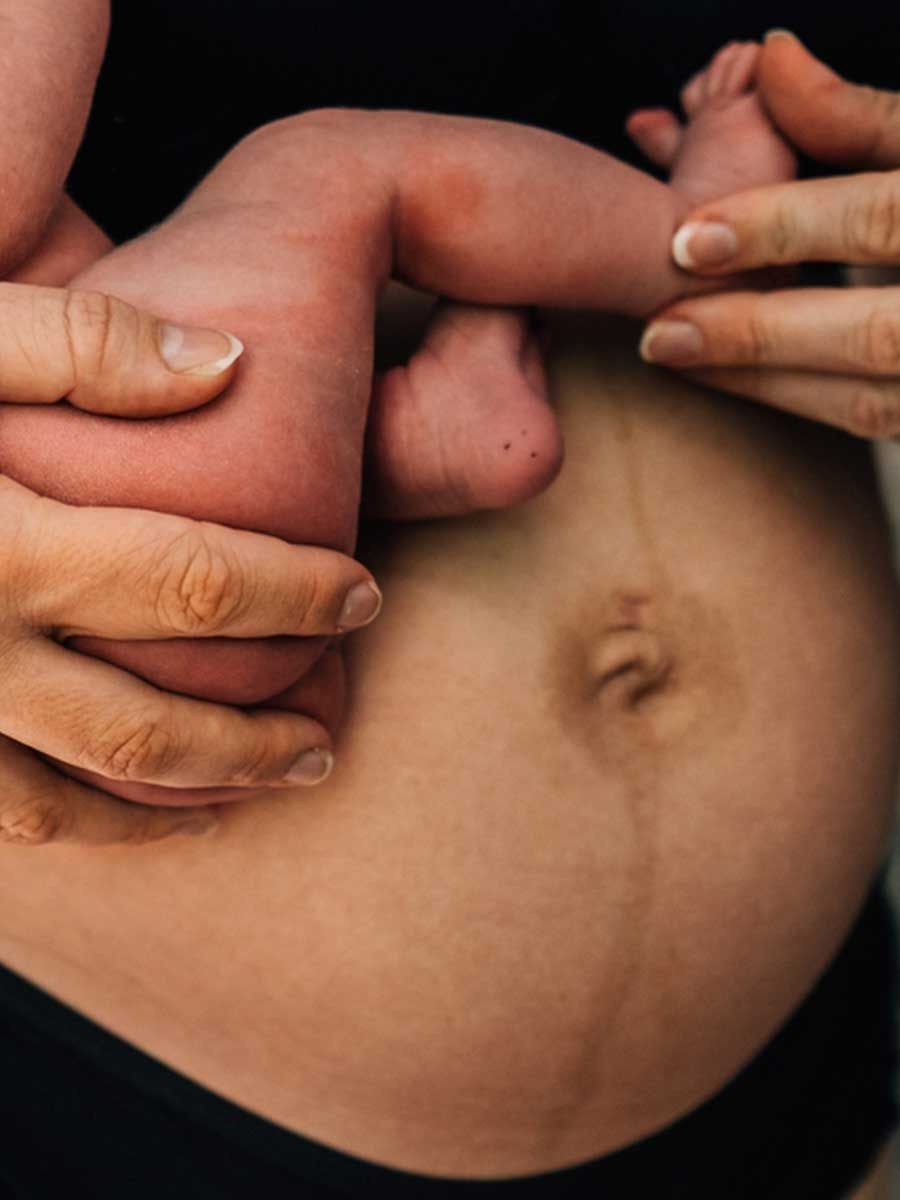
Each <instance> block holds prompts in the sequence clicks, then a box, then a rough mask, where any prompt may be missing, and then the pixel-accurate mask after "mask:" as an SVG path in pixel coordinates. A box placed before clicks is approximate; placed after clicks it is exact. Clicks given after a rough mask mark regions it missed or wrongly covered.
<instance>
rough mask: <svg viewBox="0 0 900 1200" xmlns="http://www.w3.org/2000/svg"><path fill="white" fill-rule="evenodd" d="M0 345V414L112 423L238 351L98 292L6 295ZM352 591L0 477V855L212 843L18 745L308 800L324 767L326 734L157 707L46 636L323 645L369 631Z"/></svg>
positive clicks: (36, 290)
mask: <svg viewBox="0 0 900 1200" xmlns="http://www.w3.org/2000/svg"><path fill="white" fill-rule="evenodd" d="M0 346H2V347H3V353H2V355H0V398H2V400H3V401H6V402H12V403H22V404H48V403H53V402H54V401H57V400H59V399H61V398H66V399H68V401H69V402H70V403H71V404H73V405H75V406H77V407H80V408H82V409H85V410H88V411H91V412H97V413H104V414H108V415H109V414H112V415H119V416H126V417H142V416H149V415H162V414H165V413H172V412H179V411H184V410H186V409H191V408H195V407H197V406H198V405H200V404H203V403H205V402H206V401H208V400H210V399H212V398H213V397H214V396H215V395H217V394H218V393H219V392H220V391H222V390H223V389H224V388H225V387H226V386H227V385H228V384H229V383H230V382H231V380H232V378H233V376H234V371H235V362H234V360H235V358H236V352H237V351H239V350H240V344H239V343H236V340H235V339H233V338H231V337H230V335H223V334H221V333H219V332H217V331H213V330H197V329H179V328H176V327H173V326H169V325H165V324H163V323H161V322H160V321H158V320H156V319H155V318H154V317H152V316H150V315H148V314H146V313H143V312H140V311H138V310H137V309H134V308H132V307H131V306H130V305H127V304H124V303H123V302H121V301H117V300H111V299H110V298H108V297H105V296H103V295H100V294H98V293H82V292H76V291H66V290H64V289H56V288H43V287H32V286H26V285H16V284H0ZM35 364H39V367H36V365H35ZM360 586H361V592H359V593H358V592H357V591H356V589H357V588H359V587H360ZM372 587H373V585H372V581H371V577H370V575H369V573H368V572H367V571H366V570H365V568H363V567H362V566H360V564H359V563H356V562H354V561H353V560H352V559H349V558H347V557H345V556H344V555H341V554H338V553H336V552H333V551H330V550H323V549H320V548H306V547H297V546H291V545H288V544H287V543H286V542H282V541H280V540H279V539H277V538H273V537H265V536H262V535H257V534H253V533H246V532H242V531H236V530H232V529H227V528H225V527H222V526H218V525H214V524H211V523H208V522H199V521H191V520H187V519H184V518H181V517H172V516H166V515H162V514H157V513H151V512H145V511H141V510H135V509H128V510H124V509H113V508H102V509H99V508H89V507H71V506H69V505H67V504H63V503H60V502H59V501H55V500H50V499H47V498H46V497H42V496H38V495H36V494H35V493H34V492H31V491H29V490H28V489H27V488H25V487H22V486H20V485H19V484H18V483H14V482H13V481H12V480H10V479H7V478H3V477H2V476H0V671H2V679H3V686H2V689H0V842H11V843H19V844H32V845H34V844H43V843H47V842H79V843H94V844H109V843H119V842H131V843H137V842H146V841H152V840H156V839H159V838H163V837H166V836H168V835H169V834H171V833H175V832H204V831H207V830H208V829H210V828H213V827H214V826H215V815H214V812H210V811H209V810H207V809H203V808H192V809H191V810H190V813H189V814H185V812H184V811H183V810H179V809H168V808H146V807H144V806H142V805H134V804H129V803H126V802H123V801H121V800H118V799H115V798H114V797H112V796H110V795H108V794H106V793H102V792H99V791H95V790H94V789H92V788H90V787H87V786H85V785H83V784H81V783H78V782H76V781H75V780H73V779H70V778H67V777H65V776H63V775H62V774H59V773H57V772H56V771H54V770H53V768H52V767H51V766H49V765H47V763H46V762H45V761H43V760H42V759H41V758H40V757H39V756H38V755H36V754H34V753H32V751H31V750H29V749H27V748H26V745H27V746H31V747H34V748H35V749H36V750H38V751H41V752H43V753H44V754H46V755H47V756H49V757H51V758H56V759H58V760H60V761H62V762H65V763H68V764H70V765H71V766H74V767H78V768H82V769H84V770H90V771H95V772H98V773H100V774H102V775H104V776H106V777H108V778H115V779H128V780H139V781H142V782H148V783H159V784H165V785H169V786H173V787H176V786H182V787H184V786H192V785H200V786H214V785H228V784H232V785H237V786H240V787H244V788H248V787H249V788H254V787H256V786H259V787H260V788H263V787H265V788H269V787H273V786H275V787H277V786H279V784H282V785H287V784H289V783H291V784H296V783H298V782H301V783H304V782H305V783H314V782H317V781H318V779H319V778H322V777H324V774H326V773H327V770H328V768H329V766H330V753H329V747H330V738H329V735H328V733H327V731H326V730H325V729H324V728H323V726H322V725H320V724H319V723H318V722H316V721H314V720H312V719H310V718H308V717H302V716H297V715H296V714H293V713H287V712H281V711H276V710H272V711H266V710H260V711H255V712H252V713H245V712H241V711H239V710H237V709H232V708H227V707H224V706H220V705H216V704H209V703H205V702H201V701H196V700H191V699H188V698H186V697H181V696H176V695H173V694H169V693H165V692H161V691H158V690H157V689H156V688H153V687H151V686H150V685H149V684H147V683H145V682H143V681H142V680H140V679H137V678H136V677H134V676H132V675H129V674H128V673H127V672H125V671H121V670H118V669H117V668H115V667H112V666H110V665H109V664H107V663H103V662H100V661H98V660H96V659H93V658H90V657H88V656H85V655H81V654H78V653H77V652H75V651H72V650H67V649H66V648H65V647H64V645H62V644H61V642H63V641H65V639H66V638H68V637H72V636H76V635H95V636H102V637H110V638H137V639H148V640H155V639H167V638H172V637H178V636H190V637H198V636H201V637H202V636H209V637H212V636H218V637H221V636H227V637H236V638H240V637H268V636H271V635H277V634H288V635H303V636H305V635H323V634H325V635H328V634H334V633H336V632H343V631H345V630H346V629H349V628H353V627H355V626H358V625H360V624H364V623H366V621H367V620H368V619H371V617H373V616H374V615H375V612H376V611H377V603H378V593H377V590H375V591H374V592H373V590H372ZM360 595H361V596H362V600H363V603H362V605H361V606H360V601H359V596H360ZM351 596H352V597H354V599H352V600H349V597H351ZM348 605H349V607H348ZM354 605H355V608H354ZM348 613H349V615H348ZM18 743H25V745H21V744H18Z"/></svg>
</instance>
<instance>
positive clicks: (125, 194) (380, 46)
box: [71, 0, 900, 239]
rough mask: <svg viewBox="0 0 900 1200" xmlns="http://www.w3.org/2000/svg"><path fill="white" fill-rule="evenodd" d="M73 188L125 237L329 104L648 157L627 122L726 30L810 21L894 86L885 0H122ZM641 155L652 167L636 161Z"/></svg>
mask: <svg viewBox="0 0 900 1200" xmlns="http://www.w3.org/2000/svg"><path fill="white" fill-rule="evenodd" d="M112 7H113V31H112V38H111V42H110V48H109V53H108V55H107V60H106V64H105V66H104V69H103V73H102V76H101V80H100V84H99V88H98V92H97V100H96V104H95V107H94V112H93V115H92V118H91V122H90V126H89V129H88V134H87V137H86V140H85V143H84V146H83V149H82V152H81V154H80V155H79V158H78V161H77V162H76V165H75V169H74V171H73V175H72V179H71V191H72V194H73V195H74V196H75V198H76V200H78V201H79V202H80V203H81V204H83V205H84V207H85V208H86V209H87V210H88V211H89V212H90V213H91V215H93V216H94V217H95V219H97V220H98V221H99V222H100V223H101V224H102V225H103V226H104V227H105V228H106V229H107V230H108V231H109V232H110V234H111V235H112V236H113V237H115V238H116V239H121V238H124V237H127V236H132V235H133V234H135V233H137V232H140V231H141V230H142V229H144V228H146V227H147V226H148V225H150V224H153V223H155V222H157V221H159V220H161V219H162V218H163V217H165V216H166V215H167V214H168V213H169V212H170V211H171V210H172V209H173V208H174V207H175V205H176V204H178V203H179V201H180V200H181V199H183V197H184V196H185V195H186V193H187V192H188V191H189V190H190V188H191V187H192V186H193V185H194V184H195V183H197V182H198V181H199V180H200V179H201V178H202V177H203V175H204V174H205V173H206V172H207V171H208V170H209V168H210V167H211V166H212V165H213V164H214V163H215V162H216V161H217V160H218V159H219V158H220V157H221V156H222V154H224V153H225V152H226V151H227V150H228V149H229V148H230V147H231V146H232V145H233V144H234V143H235V142H236V141H237V140H238V139H239V138H240V137H241V136H242V135H243V134H245V133H247V132H249V131H250V130H251V129H254V128H256V127H257V126H259V125H261V124H263V123H265V122H266V121H270V120H273V119H275V118H276V117H280V116H286V115H288V114H291V113H295V112H300V111H303V110H305V109H309V108H317V107H321V106H323V105H334V104H338V105H347V106H351V107H374V108H416V109H422V110H431V111H441V112H453V113H463V114H471V115H481V116H492V117H498V118H504V119H510V120H518V121H525V122H528V123H531V124H537V125H542V126H545V127H547V128H551V129H554V130H556V131H557V132H562V133H567V134H570V135H571V136H573V137H577V138H580V139H582V140H585V141H588V142H591V143H593V144H595V145H597V146H601V147H602V148H603V149H606V150H609V151H610V152H611V153H614V154H617V155H619V156H620V157H624V158H628V159H630V160H631V161H635V162H638V161H640V160H639V159H638V157H637V155H636V154H635V153H634V151H633V150H632V149H631V146H630V144H629V143H628V141H627V139H626V138H625V137H624V134H623V132H622V124H623V121H624V119H625V117H626V115H627V114H628V113H629V112H630V111H631V110H632V109H633V108H634V107H636V106H638V105H646V104H666V105H670V106H671V105H675V104H676V103H677V96H678V90H679V88H680V86H681V85H682V84H683V83H684V82H685V81H686V79H687V77H688V76H689V75H690V74H691V73H692V72H693V71H695V70H698V69H699V68H700V67H701V66H703V65H704V63H705V62H706V61H707V60H708V59H709V57H710V56H711V55H712V53H713V52H714V51H715V50H716V49H717V48H718V47H719V46H721V45H722V44H723V43H724V42H725V41H727V40H728V39H730V38H755V37H759V36H760V35H761V34H762V33H763V32H764V31H765V30H766V29H767V28H769V27H770V26H773V25H781V26H788V27H790V28H793V29H795V30H796V32H797V33H799V34H801V35H802V36H803V37H804V38H805V39H806V40H807V41H808V43H809V44H810V46H811V47H812V48H813V49H815V50H816V51H817V52H818V53H820V54H821V55H822V56H823V57H824V58H825V59H826V60H827V61H829V62H831V63H833V64H834V65H835V66H836V67H837V68H838V69H840V70H841V71H843V72H844V73H845V74H847V75H849V76H850V77H851V78H858V79H862V80H865V81H866V82H869V83H873V84H879V85H883V86H894V87H900V65H898V64H900V20H898V18H897V16H896V12H895V11H894V9H893V8H892V7H891V6H889V5H886V4H884V3H883V0H857V3H855V4H853V5H852V8H848V6H847V4H846V3H843V2H842V3H840V4H838V3H836V2H835V0H832V2H831V3H820V2H818V0H754V3H753V4H748V3H746V0H684V2H683V3H680V4H671V3H668V2H665V3H664V2H663V0H593V2H592V3H583V2H582V0H454V3H453V4H452V5H436V4H423V3H422V2H421V0H416V2H415V3H413V2H412V0H384V2H382V3H378V4H375V3H372V0H140V3H137V2H136V0H113V6H112ZM642 165H643V164H642Z"/></svg>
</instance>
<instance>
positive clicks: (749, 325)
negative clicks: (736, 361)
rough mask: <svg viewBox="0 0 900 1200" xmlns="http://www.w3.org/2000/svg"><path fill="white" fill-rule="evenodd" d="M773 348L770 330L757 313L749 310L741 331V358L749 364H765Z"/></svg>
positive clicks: (770, 356)
mask: <svg viewBox="0 0 900 1200" xmlns="http://www.w3.org/2000/svg"><path fill="white" fill-rule="evenodd" d="M774 350H775V344H774V341H773V338H772V333H771V330H770V329H769V327H768V325H767V324H766V322H765V321H764V320H763V318H762V317H761V316H760V315H759V314H758V313H754V312H752V311H751V312H750V313H748V315H747V320H746V322H745V325H744V328H743V330H742V332H741V360H742V361H743V362H745V363H747V364H748V365H749V366H754V367H755V366H765V365H766V363H768V362H769V361H770V360H771V358H772V356H773V353H774Z"/></svg>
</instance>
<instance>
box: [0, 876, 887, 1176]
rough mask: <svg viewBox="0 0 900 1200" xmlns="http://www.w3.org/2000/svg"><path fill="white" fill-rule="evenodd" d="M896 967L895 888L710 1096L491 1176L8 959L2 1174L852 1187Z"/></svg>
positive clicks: (881, 1071)
mask: <svg viewBox="0 0 900 1200" xmlns="http://www.w3.org/2000/svg"><path fill="white" fill-rule="evenodd" d="M896 967H897V962H896V948H895V931H894V924H893V918H892V916H891V913H890V909H889V905H888V903H887V901H886V898H885V896H884V891H883V888H882V887H881V886H879V887H876V888H875V889H874V890H873V892H872V894H871V895H870V897H869V899H868V901H867V903H866V905H865V908H864V910H863V911H862V913H861V915H860V917H859V919H858V921H857V922H856V924H855V926H854V928H853V930H852V931H851V933H850V935H849V936H848V938H847V940H846V942H845V944H844V946H843V948H842V949H841V951H840V953H839V954H838V956H837V957H836V959H835V960H834V961H833V963H832V964H831V966H830V967H829V968H828V970H827V972H826V973H825V974H824V975H823V977H822V979H821V980H820V981H819V983H818V985H817V986H816V988H815V989H814V991H813V992H812V993H811V994H810V995H809V997H808V998H807V999H806V1001H805V1002H804V1003H803V1005H802V1006H801V1007H800V1008H799V1009H798V1010H797V1011H796V1012H795V1013H794V1015H793V1016H792V1017H791V1018H790V1020H789V1021H788V1022H787V1024H786V1025H785V1026H784V1027H783V1028H782V1030H781V1031H780V1032H779V1033H778V1034H777V1035H776V1036H775V1037H774V1038H773V1039H772V1041H771V1042H770V1043H769V1044H768V1045H767V1046H766V1047H765V1048H764V1049H763V1050H762V1052H761V1053H760V1054H759V1055H757V1057H756V1058H755V1059H754V1060H753V1061H752V1062H751V1063H750V1064H749V1066H747V1067H746V1068H745V1069H744V1070H743V1071H742V1072H741V1073H740V1074H739V1075H738V1076H737V1077H736V1078H735V1079H734V1080H732V1081H731V1083H729V1084H728V1085H727V1086H726V1087H725V1088H724V1089H723V1090H722V1091H720V1092H719V1093H718V1094H717V1095H716V1096H714V1097H713V1098H712V1099H711V1100H709V1101H708V1102H706V1103H705V1104H703V1105H702V1106H701V1107H700V1108H698V1109H696V1110H694V1111H693V1112H692V1113H690V1114H689V1115H688V1116H686V1117H684V1118H683V1119H681V1120H679V1121H677V1122H675V1123H674V1124H672V1125H670V1126H669V1127H667V1128H666V1129H664V1130H662V1131H661V1132H659V1133H657V1134H654V1135H653V1136H651V1137H648V1138H645V1139H643V1140H642V1141H640V1142H637V1143H635V1144H633V1145H631V1146H629V1147H627V1148H625V1149H623V1150H620V1151H617V1152H616V1153H613V1154H610V1155H606V1156H604V1157H602V1158H599V1159H596V1160H594V1161H592V1162H589V1163H585V1164H583V1165H580V1166H577V1167H573V1168H568V1169H566V1170H562V1171H554V1172H550V1173H547V1174H543V1175H539V1176H531V1177H528V1178H526V1179H521V1178H520V1179H514V1180H508V1181H490V1182H478V1181H476V1182H461V1181H452V1180H442V1179H433V1178H425V1177H422V1176H418V1175H413V1174H410V1173H407V1172H403V1171H394V1170H391V1169H389V1168H384V1167H379V1166H375V1165H373V1164H370V1163H368V1162H366V1161H364V1160H362V1159H359V1158H355V1157H353V1156H352V1155H347V1154H343V1153H340V1152H338V1151H335V1150H331V1149H329V1148H328V1147H326V1146H323V1145H321V1144H319V1143H317V1142H314V1141H311V1140H308V1139H305V1138H302V1137H299V1136H297V1135H295V1134H293V1133H291V1132H289V1131H288V1130H285V1129H283V1128H281V1127H279V1126H277V1125H275V1124H273V1123H271V1122H269V1121H267V1120H264V1119H262V1118H259V1117H256V1116H254V1115H253V1114H252V1113H250V1112H248V1111H247V1110H245V1109H242V1108H240V1107H239V1106H237V1105H234V1104H232V1103H230V1102H229V1101H227V1100H224V1099H222V1098H221V1097H219V1096H217V1095H215V1094H213V1093H212V1092H210V1091H208V1090H206V1089H205V1088H202V1087H200V1086H198V1085H197V1084H195V1083H193V1082H191V1080H189V1079H187V1078H186V1077H185V1076H183V1075H181V1074H179V1073H177V1072H175V1071H172V1070H170V1069H169V1068H168V1067H166V1066H164V1065H163V1064H162V1063H161V1062H159V1061H158V1060H156V1059H154V1058H152V1057H150V1056H148V1055H146V1054H144V1053H142V1052H141V1051H139V1050H137V1049H136V1048H135V1047H133V1046H131V1045H130V1044H128V1043H127V1042H125V1041H123V1040H121V1039H120V1038H117V1037H115V1036H114V1035H112V1034H110V1033H109V1032H107V1031H106V1030H104V1029H102V1028H101V1027H100V1026H98V1025H96V1024H95V1023H94V1022H92V1021H90V1020H88V1019H86V1018H85V1017H82V1016H81V1015H79V1014H78V1013H77V1012H75V1011H74V1010H72V1009H71V1008H68V1007H67V1006H65V1005H63V1004H61V1003H59V1002H58V1001H56V1000H55V999H53V998H52V997H51V996H50V995H48V994H47V993H46V992H44V991H42V990H40V989H39V988H36V987H34V986H33V985H31V984H30V983H28V982H27V981H26V980H24V979H23V978H21V977H20V976H18V975H16V974H14V973H13V972H11V971H9V970H7V969H5V968H2V967H0V1080H2V1082H0V1148H2V1154H0V1179H2V1180H4V1181H5V1182H6V1185H7V1187H8V1188H9V1189H10V1192H9V1195H10V1196H14V1197H16V1198H17V1200H18V1198H19V1197H27V1198H28V1200H44V1198H45V1197H46V1198H48V1200H49V1198H50V1197H53V1200H58V1197H60V1196H66V1197H67V1198H70V1197H80V1196H84V1197H91V1200H105V1198H106V1197H117V1198H118V1197H122V1196H128V1197H129V1198H131V1200H133V1198H135V1197H142V1196H145V1195H146V1196H150V1195H153V1196H154V1197H158V1196H159V1195H165V1196H169V1197H181V1196H184V1197H190V1198H191V1200H198V1198H199V1200H202V1198H204V1197H215V1200H231V1198H240V1197H259V1196H264V1197H265V1198H266V1200H281V1198H282V1197H284V1198H285V1200H287V1197H290V1198H291V1200H298V1198H301V1197H302V1200H314V1198H317V1197H367V1198H368V1197H370V1196H372V1195H374V1194H382V1195H386V1196H390V1197H392V1198H394V1197H396V1200H404V1198H407V1197H409V1198H412V1197H416V1198H418V1200H427V1198H433V1200H443V1198H444V1197H448V1198H451V1197H457V1196H460V1195H462V1194H463V1193H466V1194H472V1195H477V1196H482V1197H484V1198H485V1200H488V1198H494V1197H496V1198H497V1200H502V1198H503V1197H509V1200H512V1198H513V1197H515V1198H516V1200H519V1198H521V1200H532V1198H534V1200H539V1198H540V1200H550V1198H551V1197H552V1198H553V1200H556V1198H558V1197H567V1196H582V1195H583V1196H585V1197H591V1200H605V1198H607V1197H608V1198H610V1200H620V1198H622V1200H624V1198H626V1197H627V1198H628V1200H632V1198H634V1197H645V1196H647V1197H649V1196H664V1197H666V1198H667V1200H681V1198H682V1197H684V1198H685V1200H687V1198H688V1197H689V1198H690V1200H704V1198H706V1197H716V1200H720V1198H721V1197H725V1196H727V1197H729V1200H743V1198H746V1200H759V1198H760V1197H763V1196H765V1197H766V1198H767V1200H779V1198H781V1197H784V1198H785V1200H796V1197H798V1196H802V1197H804V1200H838V1198H839V1197H843V1196H844V1195H845V1193H846V1192H847V1191H848V1190H849V1189H850V1188H851V1187H852V1186H853V1185H854V1183H856V1182H857V1181H858V1180H859V1178H860V1177H861V1176H862V1174H863V1173H864V1171H865V1170H866V1168H867V1167H868V1165H869V1164H870V1163H871V1162H872V1160H873V1159H874V1157H875V1155H876V1154H877V1152H878V1150H879V1148H880V1146H881V1145H882V1143H883V1141H884V1139H885V1138H886V1137H887V1136H888V1134H889V1133H890V1132H891V1131H892V1130H893V1128H894V1126H895V1123H896V1120H897V1112H896V1106H895V1100H894V1076H895V1067H896V1058H897V1053H896V1011H897V995H896V982H895V981H896ZM702 1019H703V1014H702V1013H698V1021H702ZM0 1195H2V1191H0Z"/></svg>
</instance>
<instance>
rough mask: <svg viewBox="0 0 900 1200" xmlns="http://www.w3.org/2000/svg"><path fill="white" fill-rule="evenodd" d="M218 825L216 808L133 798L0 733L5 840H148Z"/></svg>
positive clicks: (0, 825) (0, 819) (0, 821)
mask: <svg viewBox="0 0 900 1200" xmlns="http://www.w3.org/2000/svg"><path fill="white" fill-rule="evenodd" d="M217 825H218V819H217V817H216V812H215V809H206V808H192V809H191V810H190V813H189V814H187V815H186V814H185V813H184V812H182V811H173V810H172V809H168V808H148V807H145V806H143V805H137V804H129V803H128V802H127V801H122V800H117V799H115V798H114V797H112V796H108V795H105V794H104V793H103V792H98V791H96V790H95V789H94V788H90V787H86V786H85V785H84V784H83V783H78V782H77V781H76V780H74V779H69V778H67V777H66V776H65V775H61V774H59V773H58V772H57V771H54V770H53V768H52V767H48V766H47V765H45V764H44V763H43V762H41V760H40V759H39V758H38V757H37V756H36V755H35V754H33V753H32V752H31V751H30V750H27V749H25V747H24V746H19V745H17V744H16V743H15V742H12V741H10V740H9V739H8V738H0V845H3V844H6V845H13V846H46V845H49V844H53V845H61V844H64V843H73V844H76V845H88V846H117V845H132V846H136V845H143V844H145V843H147V842H158V841H161V840H162V839H163V838H167V837H171V836H172V835H174V834H188V835H201V834H208V833H211V832H213V831H214V830H215V828H216V827H217Z"/></svg>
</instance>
